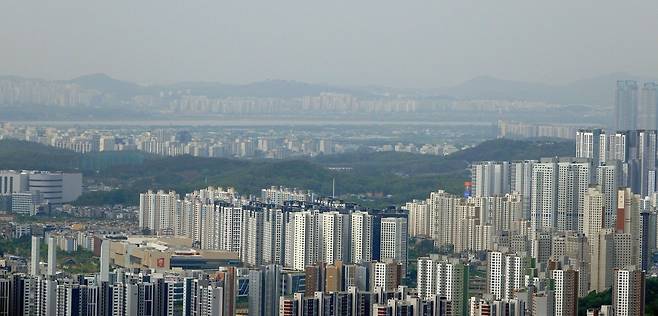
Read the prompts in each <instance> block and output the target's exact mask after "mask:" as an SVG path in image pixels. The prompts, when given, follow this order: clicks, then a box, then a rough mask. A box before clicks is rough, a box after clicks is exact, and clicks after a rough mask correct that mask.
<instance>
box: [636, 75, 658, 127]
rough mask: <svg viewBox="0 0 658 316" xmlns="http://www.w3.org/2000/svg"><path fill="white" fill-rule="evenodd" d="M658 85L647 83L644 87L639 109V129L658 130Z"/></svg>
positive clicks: (641, 92)
mask: <svg viewBox="0 0 658 316" xmlns="http://www.w3.org/2000/svg"><path fill="white" fill-rule="evenodd" d="M657 90H658V84H656V83H655V82H647V83H645V84H644V85H643V86H642V89H641V91H640V98H639V102H638V108H637V128H638V129H645V130H656V129H658V113H657V111H658V93H656V91H657Z"/></svg>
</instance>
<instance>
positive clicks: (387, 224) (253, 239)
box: [139, 188, 408, 272]
mask: <svg viewBox="0 0 658 316" xmlns="http://www.w3.org/2000/svg"><path fill="white" fill-rule="evenodd" d="M273 190H274V191H276V190H277V188H271V189H266V190H264V191H263V197H264V200H265V201H269V203H273V202H275V201H276V200H278V201H277V202H280V203H278V204H268V203H264V202H258V201H248V200H244V199H241V198H239V197H238V195H237V193H236V192H235V191H233V190H224V189H221V188H208V189H203V190H198V191H195V192H192V193H189V194H186V195H185V197H184V198H180V197H179V196H178V195H177V194H176V193H175V192H163V191H159V192H146V193H143V194H140V213H139V219H140V220H139V223H140V227H142V228H143V229H144V230H148V231H150V232H151V233H153V234H157V235H161V236H176V237H185V238H189V239H191V240H192V243H193V245H196V246H197V247H198V248H199V249H208V250H223V251H231V252H235V253H238V254H239V256H240V259H241V261H242V262H243V263H244V264H246V265H249V266H260V265H264V264H278V265H281V266H283V267H285V268H290V269H295V270H300V271H301V270H304V269H305V268H306V267H307V266H308V265H311V264H315V263H318V262H323V263H326V264H334V263H336V262H342V263H364V262H372V261H381V262H389V261H390V262H395V263H398V264H401V266H402V269H403V272H404V271H405V270H406V267H407V239H408V231H407V215H406V213H403V212H397V211H388V212H371V211H364V210H360V209H359V208H358V206H356V205H353V204H349V203H344V202H342V201H336V200H333V199H317V200H316V201H304V200H301V201H295V200H285V196H279V197H278V198H277V197H276V196H277V194H276V193H274V192H272V191H273ZM281 191H282V192H285V191H289V190H288V189H285V188H282V189H281ZM272 197H275V198H272ZM294 197H295V196H294V195H293V196H290V198H294ZM301 197H302V198H303V199H305V200H310V196H309V195H305V196H301Z"/></svg>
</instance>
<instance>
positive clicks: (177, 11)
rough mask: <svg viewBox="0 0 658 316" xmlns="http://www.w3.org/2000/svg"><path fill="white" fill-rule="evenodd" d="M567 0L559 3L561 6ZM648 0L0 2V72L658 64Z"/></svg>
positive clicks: (332, 79)
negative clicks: (629, 0) (649, 33)
mask: <svg viewBox="0 0 658 316" xmlns="http://www.w3.org/2000/svg"><path fill="white" fill-rule="evenodd" d="M566 7H568V8H569V9H568V10H565V8H566ZM657 9H658V3H656V2H652V1H633V3H627V2H618V1H598V2H596V3H595V4H592V3H577V4H574V3H572V2H567V1H551V2H546V3H528V2H525V1H520V0H515V1H510V2H506V3H499V2H484V1H468V2H455V3H453V2H436V1H419V2H414V3H381V2H370V1H365V2H359V3H352V2H349V3H348V2H345V1H338V2H329V3H321V4H318V3H305V2H300V1H283V2H276V3H263V4H258V5H255V4H251V3H217V2H214V1H213V2H210V1H204V2H202V3H199V4H197V5H196V6H194V7H192V6H189V5H187V4H184V3H174V2H169V3H167V2H165V3H163V2H153V1H144V2H139V3H134V2H121V1H120V2H112V3H95V4H93V5H89V3H88V2H82V1H80V0H77V1H70V2H67V3H66V4H61V3H58V4H56V5H51V4H42V3H26V2H21V3H11V4H10V3H7V4H4V5H0V18H1V19H2V21H4V22H5V23H6V25H12V26H15V27H5V28H1V29H0V40H2V41H3V43H5V44H6V46H7V47H8V48H9V49H6V50H3V51H2V52H0V73H2V74H13V75H22V76H27V77H40V78H46V79H70V78H74V77H77V76H79V75H83V74H89V73H98V72H105V73H108V74H109V75H111V76H113V77H116V78H121V79H123V80H128V81H134V82H140V83H155V84H160V83H171V82H175V81H212V82H226V83H248V82H254V81H259V80H263V79H287V80H298V81H304V82H316V83H332V84H341V85H342V84H344V85H382V86H390V87H399V88H436V87H444V86H450V85H454V84H457V83H460V82H463V81H465V80H468V79H471V78H474V77H478V76H493V77H497V78H503V79H507V80H515V81H528V82H542V83H550V84H558V83H562V82H569V81H574V80H578V79H582V78H588V77H594V76H598V75H601V74H606V73H614V72H628V73H633V74H638V75H641V76H653V75H654V74H656V73H658V64H656V63H655V55H656V52H658V42H656V41H652V40H651V37H650V36H646V35H645V32H644V31H646V30H651V29H658V19H657V18H656V13H655V12H658V10H657Z"/></svg>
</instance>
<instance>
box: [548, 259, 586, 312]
mask: <svg viewBox="0 0 658 316" xmlns="http://www.w3.org/2000/svg"><path fill="white" fill-rule="evenodd" d="M551 279H552V280H553V283H554V288H555V290H554V291H555V316H577V315H578V288H579V285H578V282H579V279H580V278H579V277H578V271H576V270H572V269H556V270H553V271H552V272H551Z"/></svg>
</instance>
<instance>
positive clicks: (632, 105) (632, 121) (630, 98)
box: [615, 80, 638, 130]
mask: <svg viewBox="0 0 658 316" xmlns="http://www.w3.org/2000/svg"><path fill="white" fill-rule="evenodd" d="M637 102H638V85H637V82H635V81H632V80H619V81H617V90H616V93H615V118H616V122H615V128H616V129H617V130H633V129H636V128H637V123H636V122H637V117H638V113H637Z"/></svg>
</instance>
